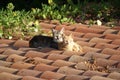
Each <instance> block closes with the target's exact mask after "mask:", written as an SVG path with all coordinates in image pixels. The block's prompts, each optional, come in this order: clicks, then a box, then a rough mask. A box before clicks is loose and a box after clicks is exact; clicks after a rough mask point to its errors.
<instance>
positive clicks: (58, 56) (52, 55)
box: [47, 53, 69, 61]
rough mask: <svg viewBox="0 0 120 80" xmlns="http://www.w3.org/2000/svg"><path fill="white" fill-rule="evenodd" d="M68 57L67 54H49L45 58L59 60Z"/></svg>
mask: <svg viewBox="0 0 120 80" xmlns="http://www.w3.org/2000/svg"><path fill="white" fill-rule="evenodd" d="M68 58H69V57H68V56H67V55H60V54H54V53H53V54H50V55H49V56H48V57H47V59H50V60H54V61H55V60H59V59H61V60H66V59H68Z"/></svg>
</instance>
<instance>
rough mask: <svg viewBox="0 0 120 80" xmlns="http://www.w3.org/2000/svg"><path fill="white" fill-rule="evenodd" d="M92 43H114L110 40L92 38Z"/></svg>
mask: <svg viewBox="0 0 120 80" xmlns="http://www.w3.org/2000/svg"><path fill="white" fill-rule="evenodd" d="M90 42H93V43H110V42H112V40H109V39H102V38H96V37H95V38H92V39H91V40H90Z"/></svg>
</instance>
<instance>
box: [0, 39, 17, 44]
mask: <svg viewBox="0 0 120 80" xmlns="http://www.w3.org/2000/svg"><path fill="white" fill-rule="evenodd" d="M14 42H15V40H8V39H0V44H13V43H14Z"/></svg>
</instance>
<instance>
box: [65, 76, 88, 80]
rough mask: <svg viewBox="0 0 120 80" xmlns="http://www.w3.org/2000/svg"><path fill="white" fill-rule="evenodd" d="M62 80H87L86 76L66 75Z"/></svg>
mask: <svg viewBox="0 0 120 80" xmlns="http://www.w3.org/2000/svg"><path fill="white" fill-rule="evenodd" d="M64 80H89V77H88V76H80V75H68V76H66V77H65V79H64Z"/></svg>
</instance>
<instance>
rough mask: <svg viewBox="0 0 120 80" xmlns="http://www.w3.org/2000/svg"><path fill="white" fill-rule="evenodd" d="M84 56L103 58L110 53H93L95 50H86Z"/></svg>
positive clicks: (107, 56)
mask: <svg viewBox="0 0 120 80" xmlns="http://www.w3.org/2000/svg"><path fill="white" fill-rule="evenodd" d="M84 56H85V57H88V58H91V57H93V58H103V59H107V58H109V57H110V55H107V54H101V53H95V52H87V53H86V54H85V55H84Z"/></svg>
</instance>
